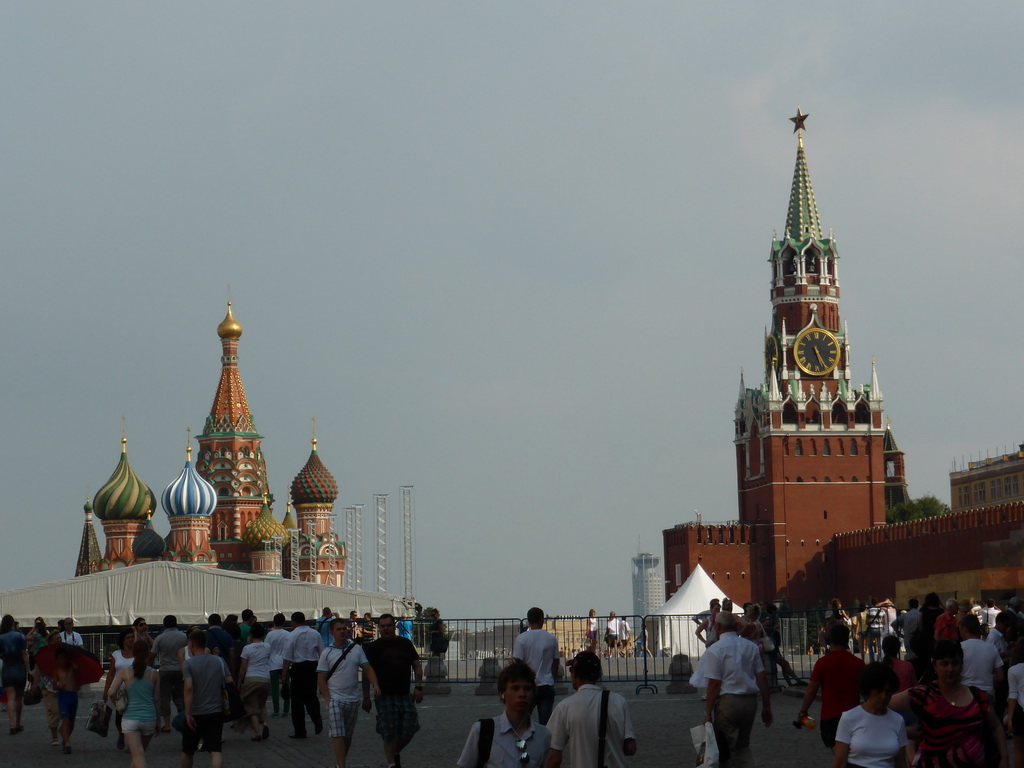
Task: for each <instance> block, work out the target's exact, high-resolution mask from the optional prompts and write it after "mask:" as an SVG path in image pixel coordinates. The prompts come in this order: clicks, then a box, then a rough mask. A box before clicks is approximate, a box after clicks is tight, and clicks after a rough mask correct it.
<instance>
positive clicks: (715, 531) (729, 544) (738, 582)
mask: <svg viewBox="0 0 1024 768" xmlns="http://www.w3.org/2000/svg"><path fill="white" fill-rule="evenodd" d="M752 535H753V532H752V530H751V528H750V527H749V526H745V525H728V526H726V525H703V526H697V525H696V524H688V525H686V524H684V525H677V526H676V527H675V528H669V529H667V530H665V531H663V532H662V538H663V541H664V545H665V560H664V562H665V599H666V600H668V598H670V597H671V596H672V595H674V594H675V592H676V590H677V589H678V588H679V587H678V586H677V585H676V565H677V564H678V565H680V571H681V581H686V577H687V576H689V575H690V573H691V572H692V571H693V569H694V568H696V567H697V565H698V564H699V565H700V566H701V567H702V568H703V569H704V570H705V571H706V572H707V574H708V576H711V578H712V579H713V580H714V581H715V583H716V584H717V585H718V586H719V587H720V588H721V590H722V591H723V592H724V593H725V594H726V595H728V596H729V597H730V598H732V600H733V602H735V603H737V604H742V603H745V602H749V601H750V600H751V599H752V595H753V592H752V588H751V581H752V579H751V572H750V562H751V538H752Z"/></svg>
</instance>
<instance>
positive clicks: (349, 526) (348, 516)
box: [342, 507, 356, 589]
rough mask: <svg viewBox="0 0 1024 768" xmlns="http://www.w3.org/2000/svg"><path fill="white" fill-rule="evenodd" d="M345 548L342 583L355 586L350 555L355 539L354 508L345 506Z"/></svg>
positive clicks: (353, 567)
mask: <svg viewBox="0 0 1024 768" xmlns="http://www.w3.org/2000/svg"><path fill="white" fill-rule="evenodd" d="M344 512H345V548H346V550H347V552H346V555H347V559H346V560H345V581H344V583H343V584H342V586H343V587H345V588H346V589H354V588H355V583H356V581H355V579H356V572H355V562H354V561H353V558H352V557H351V554H352V552H353V551H354V549H355V540H356V508H355V507H345V509H344Z"/></svg>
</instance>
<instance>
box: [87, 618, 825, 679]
mask: <svg viewBox="0 0 1024 768" xmlns="http://www.w3.org/2000/svg"><path fill="white" fill-rule="evenodd" d="M776 616H777V620H778V629H779V635H780V642H779V644H778V649H777V653H776V654H772V655H771V656H770V657H766V659H767V660H769V661H774V660H775V658H776V657H782V658H784V659H785V660H787V661H788V662H789V665H790V666H791V668H792V670H793V673H794V674H795V675H796V677H798V678H802V679H806V678H808V677H810V673H811V668H812V667H813V666H814V662H816V661H817V660H818V658H819V657H820V656H821V654H822V653H824V652H825V649H824V648H822V647H821V646H820V645H819V642H818V641H819V632H820V631H822V628H823V625H824V611H785V612H783V611H779V612H778V613H777V614H776ZM615 618H616V619H617V620H618V621H622V622H624V623H625V626H624V627H622V625H620V628H621V629H622V631H621V632H620V637H619V639H618V640H616V641H613V642H609V640H608V639H607V634H608V633H607V629H608V625H609V621H610V618H609V617H608V616H599V617H596V627H597V632H596V636H593V637H591V636H590V635H588V632H589V630H590V627H591V620H590V619H589V618H588V617H586V616H551V617H548V618H547V619H546V624H545V627H544V628H545V629H547V630H548V631H549V632H551V633H552V634H553V635H554V636H555V637H556V638H557V639H558V645H559V648H560V650H561V653H562V655H563V657H564V658H565V659H566V660H568V659H571V658H572V657H573V656H574V655H575V654H576V653H578V652H579V651H584V650H594V651H595V652H596V653H597V654H598V655H599V656H600V657H601V659H602V665H603V680H605V681H607V682H616V683H638V684H639V686H638V688H644V687H649V688H651V689H654V688H655V686H654V685H652V684H653V683H657V682H665V681H669V680H671V679H672V677H673V670H672V668H671V667H672V662H673V659H674V658H676V657H678V656H683V657H686V658H687V659H688V661H689V666H690V667H691V668H692V667H694V666H696V664H697V662H698V661H699V660H700V657H701V656H702V655H703V654H704V650H705V646H704V644H703V643H702V642H701V641H700V640H699V639H698V638H697V636H696V630H697V628H698V626H699V622H700V620H701V618H702V615H696V616H691V615H675V616H657V615H647V616H618V617H615ZM444 621H445V633H444V634H445V639H446V640H447V648H446V650H445V651H444V652H436V653H435V652H432V650H431V638H430V625H431V622H430V620H426V619H425V620H416V621H414V622H413V625H412V632H411V634H412V637H411V639H412V641H413V644H414V645H416V647H417V650H418V651H419V652H420V656H421V658H422V660H423V664H424V668H425V670H427V671H428V675H429V669H430V666H431V665H430V661H431V659H432V657H434V656H439V657H440V659H441V661H442V662H443V664H444V665H445V667H446V668H447V679H446V682H447V683H450V684H478V683H480V681H481V675H482V674H483V673H484V672H485V667H488V666H490V667H491V669H493V664H494V662H490V663H488V660H490V659H493V660H496V662H497V665H498V667H499V668H500V667H501V666H502V665H504V664H505V663H506V662H507V661H508V660H509V659H511V658H512V648H513V644H514V643H515V639H516V637H517V636H518V635H519V634H520V633H521V632H525V631H526V629H527V628H528V624H527V621H526V619H521V618H488V619H445V620H444ZM78 629H79V631H80V632H81V634H82V638H83V640H84V642H85V647H86V648H87V649H88V650H89V651H91V652H93V653H95V654H96V655H97V656H99V657H100V658H101V659H103V660H104V662H106V660H107V659H108V658H109V656H110V654H111V652H112V651H113V650H115V649H116V648H117V638H118V635H119V633H120V631H121V629H123V628H121V627H79V628H78ZM434 663H435V664H436V662H434ZM773 666H774V665H773ZM776 673H778V679H781V673H780V671H779V669H778V668H774V669H772V670H769V678H770V680H771V681H772V682H773V683H774V682H775V680H776ZM560 674H561V675H562V682H567V674H566V672H565V669H564V665H560ZM679 674H680V670H679V669H677V670H676V675H677V676H678V675H679ZM687 675H688V671H687V672H685V673H684V676H687Z"/></svg>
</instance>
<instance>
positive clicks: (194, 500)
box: [160, 450, 217, 517]
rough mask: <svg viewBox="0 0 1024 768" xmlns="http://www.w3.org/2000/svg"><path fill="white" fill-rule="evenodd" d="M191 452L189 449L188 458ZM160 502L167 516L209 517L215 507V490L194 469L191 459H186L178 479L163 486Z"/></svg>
mask: <svg viewBox="0 0 1024 768" xmlns="http://www.w3.org/2000/svg"><path fill="white" fill-rule="evenodd" d="M191 454H192V451H191V450H189V458H190V459H191ZM160 502H161V504H162V505H163V508H164V512H166V513H167V516H168V517H195V516H197V515H202V516H204V517H209V516H210V515H212V514H213V510H214V509H216V508H217V491H216V490H214V487H213V486H212V485H210V483H208V482H207V481H206V480H204V479H203V478H202V477H201V476H200V475H199V473H198V472H196V471H195V469H194V468H193V467H192V462H191V460H188V461H186V462H185V468H184V469H183V470H181V474H180V475H178V479H177V480H174V481H173V482H172V483H171V484H170V485H168V486H167V487H166V488H164V494H163V496H162V497H161V498H160Z"/></svg>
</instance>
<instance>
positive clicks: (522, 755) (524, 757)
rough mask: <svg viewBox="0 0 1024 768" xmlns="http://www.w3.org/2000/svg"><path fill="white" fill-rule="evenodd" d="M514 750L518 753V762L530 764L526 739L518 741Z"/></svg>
mask: <svg viewBox="0 0 1024 768" xmlns="http://www.w3.org/2000/svg"><path fill="white" fill-rule="evenodd" d="M516 750H517V751H518V752H519V762H520V763H522V764H523V765H526V764H527V763H528V762H530V753H529V752H527V751H526V739H519V741H517V742H516Z"/></svg>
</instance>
